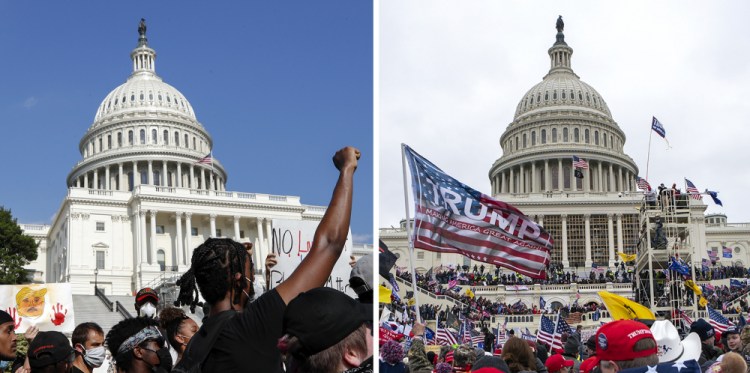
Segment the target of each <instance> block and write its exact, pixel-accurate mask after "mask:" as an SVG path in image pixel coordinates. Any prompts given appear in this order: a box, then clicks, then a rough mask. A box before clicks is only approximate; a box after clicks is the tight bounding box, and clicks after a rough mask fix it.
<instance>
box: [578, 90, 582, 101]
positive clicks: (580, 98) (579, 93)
mask: <svg viewBox="0 0 750 373" xmlns="http://www.w3.org/2000/svg"><path fill="white" fill-rule="evenodd" d="M578 99H579V100H581V101H583V95H581V91H578Z"/></svg>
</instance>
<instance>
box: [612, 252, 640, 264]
mask: <svg viewBox="0 0 750 373" xmlns="http://www.w3.org/2000/svg"><path fill="white" fill-rule="evenodd" d="M617 255H619V256H620V259H622V261H623V262H632V261H634V260H635V258H636V256H635V254H625V253H623V252H618V253H617Z"/></svg>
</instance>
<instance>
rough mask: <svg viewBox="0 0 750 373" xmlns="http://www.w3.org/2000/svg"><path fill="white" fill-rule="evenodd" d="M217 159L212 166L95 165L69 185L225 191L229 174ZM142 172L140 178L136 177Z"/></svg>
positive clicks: (180, 163) (166, 162)
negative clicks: (224, 173)
mask: <svg viewBox="0 0 750 373" xmlns="http://www.w3.org/2000/svg"><path fill="white" fill-rule="evenodd" d="M217 163H218V162H216V163H215V164H214V165H213V166H214V167H216V168H217V169H212V167H211V165H205V164H198V163H195V162H191V163H188V162H183V161H179V160H176V161H170V160H157V161H154V160H134V161H128V162H117V163H116V164H104V165H99V164H97V165H93V169H91V170H82V171H81V172H80V173H79V174H78V175H76V176H74V177H73V179H74V180H75V182H74V183H73V184H72V185H69V187H76V188H86V189H98V190H117V191H132V190H133V189H134V188H135V187H137V186H139V185H155V186H161V187H170V188H171V187H175V188H189V189H196V190H215V191H226V180H225V178H226V176H222V175H221V174H220V173H219V172H217V171H223V168H219V167H220V165H219V164H217ZM133 175H140V177H135V178H134V177H133Z"/></svg>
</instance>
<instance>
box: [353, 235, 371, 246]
mask: <svg viewBox="0 0 750 373" xmlns="http://www.w3.org/2000/svg"><path fill="white" fill-rule="evenodd" d="M352 241H354V243H359V244H368V245H372V234H365V233H352Z"/></svg>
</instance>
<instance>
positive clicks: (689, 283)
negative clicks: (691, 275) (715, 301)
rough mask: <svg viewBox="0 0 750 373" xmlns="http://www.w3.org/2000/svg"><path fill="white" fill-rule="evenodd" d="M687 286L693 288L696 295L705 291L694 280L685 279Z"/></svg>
mask: <svg viewBox="0 0 750 373" xmlns="http://www.w3.org/2000/svg"><path fill="white" fill-rule="evenodd" d="M685 287H686V288H688V289H690V290H692V291H693V293H695V295H701V294H703V292H702V291H701V288H700V286H698V285H696V284H695V282H693V280H685Z"/></svg>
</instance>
